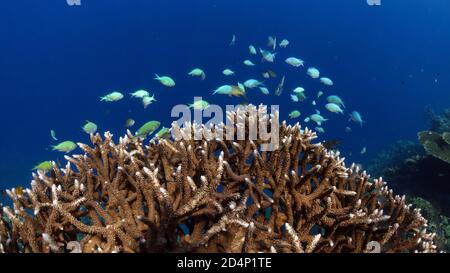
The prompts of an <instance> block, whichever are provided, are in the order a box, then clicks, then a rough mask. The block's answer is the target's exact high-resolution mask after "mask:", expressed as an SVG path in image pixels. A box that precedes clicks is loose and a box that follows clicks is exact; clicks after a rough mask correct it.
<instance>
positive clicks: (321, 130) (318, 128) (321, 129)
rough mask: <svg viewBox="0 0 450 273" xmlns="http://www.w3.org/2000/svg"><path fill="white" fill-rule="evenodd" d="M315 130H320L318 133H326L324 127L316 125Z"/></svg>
mask: <svg viewBox="0 0 450 273" xmlns="http://www.w3.org/2000/svg"><path fill="white" fill-rule="evenodd" d="M315 130H316V131H317V132H318V133H322V134H323V133H325V130H324V129H323V128H322V127H316V128H315Z"/></svg>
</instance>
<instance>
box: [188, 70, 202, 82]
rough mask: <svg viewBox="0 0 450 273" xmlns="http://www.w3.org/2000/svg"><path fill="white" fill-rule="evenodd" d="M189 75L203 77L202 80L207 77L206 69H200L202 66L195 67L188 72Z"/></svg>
mask: <svg viewBox="0 0 450 273" xmlns="http://www.w3.org/2000/svg"><path fill="white" fill-rule="evenodd" d="M188 75H189V76H192V77H201V78H202V80H205V79H206V74H205V71H203V70H202V69H200V68H194V69H192V70H191V72H189V73H188Z"/></svg>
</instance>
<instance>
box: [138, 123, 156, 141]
mask: <svg viewBox="0 0 450 273" xmlns="http://www.w3.org/2000/svg"><path fill="white" fill-rule="evenodd" d="M160 125H161V122H159V121H156V120H152V121H149V122H147V123H145V124H144V125H142V127H141V128H139V130H138V131H137V132H136V134H135V137H139V138H146V137H147V136H148V135H150V134H152V133H153V132H154V131H156V130H157V129H158V128H159V126H160Z"/></svg>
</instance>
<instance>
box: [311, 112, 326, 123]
mask: <svg viewBox="0 0 450 273" xmlns="http://www.w3.org/2000/svg"><path fill="white" fill-rule="evenodd" d="M309 117H310V119H311V120H312V121H314V122H315V123H316V124H317V125H319V126H322V122H325V121H327V120H328V119H326V118H324V117H322V116H321V115H320V111H319V110H316V113H315V114H312V115H311V116H309Z"/></svg>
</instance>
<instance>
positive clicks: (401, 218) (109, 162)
mask: <svg viewBox="0 0 450 273" xmlns="http://www.w3.org/2000/svg"><path fill="white" fill-rule="evenodd" d="M237 115H238V114H237V113H235V112H233V113H230V115H229V116H230V117H231V118H232V119H237ZM243 115H244V116H243V117H242V116H241V117H240V118H244V119H245V120H246V122H247V124H248V119H249V117H248V115H246V114H243ZM191 128H197V129H198V127H194V126H192V127H191ZM202 128H203V127H202ZM246 128H248V127H247V126H246ZM187 129H188V128H183V129H180V128H179V127H176V126H174V127H173V128H172V130H173V132H174V133H178V134H181V135H187V134H190V133H188V132H187ZM200 130H202V129H201V128H200ZM225 130H226V131H227V132H229V131H231V132H233V134H234V135H235V136H236V134H237V132H236V131H237V130H236V127H234V126H232V127H226V128H225ZM246 136H248V130H247V133H246ZM279 136H280V140H281V142H280V145H279V147H278V149H276V150H274V151H261V149H259V148H260V145H261V144H263V141H261V140H257V141H254V142H253V141H251V140H249V139H248V137H247V138H246V140H237V141H233V140H220V139H214V140H210V141H205V140H193V139H190V140H186V139H181V140H176V141H171V140H160V141H151V142H150V143H149V144H148V146H145V145H144V144H143V140H141V139H138V138H135V137H133V136H132V135H131V134H130V133H128V135H126V136H125V137H122V138H121V139H120V141H119V142H118V143H115V142H114V141H113V139H112V135H111V134H109V133H105V135H104V138H102V137H101V136H100V135H99V134H97V135H95V136H91V141H92V144H93V146H88V145H85V144H79V146H80V148H81V149H82V150H83V151H84V154H83V155H74V156H72V157H67V158H66V159H67V161H68V163H67V165H66V166H65V167H64V168H59V167H58V166H56V165H55V166H54V168H53V170H52V171H51V172H50V173H49V174H48V175H47V174H45V173H43V172H38V173H36V174H34V176H33V181H32V183H31V189H27V190H26V191H25V193H24V194H23V195H19V194H17V193H16V192H15V191H14V190H13V191H9V192H8V194H9V195H10V197H11V198H12V200H13V204H14V208H13V209H11V208H7V207H5V208H4V209H3V215H2V220H1V221H0V242H1V243H0V245H1V248H0V250H1V251H3V252H64V251H69V250H67V249H72V247H73V246H74V245H77V244H78V245H79V247H80V249H79V251H82V252H163V251H164V252H370V251H371V250H370V249H369V248H368V245H374V243H375V244H379V246H380V247H381V251H382V252H414V251H419V252H435V251H436V247H435V246H434V243H433V238H434V234H430V233H427V231H426V225H427V221H426V220H425V219H424V218H423V217H422V216H421V214H420V212H419V210H413V209H411V208H410V205H408V204H406V203H405V198H404V197H400V196H395V195H394V194H393V193H392V190H389V189H388V187H387V186H386V183H385V182H383V181H382V179H381V178H380V179H375V180H373V181H370V179H369V178H370V177H369V175H367V174H366V172H364V171H362V170H360V169H359V168H358V167H356V166H355V165H353V166H351V167H350V168H347V167H346V166H345V165H344V158H341V157H340V156H339V154H338V153H334V152H330V151H327V150H326V149H325V148H324V147H323V145H322V144H320V143H316V144H314V143H312V141H313V140H314V139H315V138H316V134H315V133H314V132H312V131H310V130H308V129H307V128H305V129H304V131H302V130H300V126H299V125H298V124H297V125H295V126H286V125H285V124H283V125H281V126H280V128H279Z"/></svg>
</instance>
